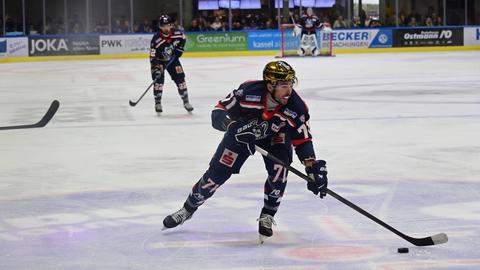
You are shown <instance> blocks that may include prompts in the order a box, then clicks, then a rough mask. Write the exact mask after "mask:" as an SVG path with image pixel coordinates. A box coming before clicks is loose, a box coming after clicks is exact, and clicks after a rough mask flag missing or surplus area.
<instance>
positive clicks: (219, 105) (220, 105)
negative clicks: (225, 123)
mask: <svg viewBox="0 0 480 270" xmlns="http://www.w3.org/2000/svg"><path fill="white" fill-rule="evenodd" d="M215 108H217V109H221V110H224V111H226V110H227V109H225V106H223V105H222V104H221V103H218V104H217V105H215Z"/></svg>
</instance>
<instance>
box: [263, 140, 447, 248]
mask: <svg viewBox="0 0 480 270" xmlns="http://www.w3.org/2000/svg"><path fill="white" fill-rule="evenodd" d="M255 149H256V150H257V151H258V152H260V153H261V154H262V155H263V156H265V157H266V158H268V159H270V160H272V161H274V162H276V163H278V164H280V165H282V166H283V167H285V168H287V169H288V170H289V171H291V172H292V173H294V174H296V175H297V176H299V177H300V178H302V179H303V180H306V181H310V178H309V177H308V176H306V175H305V174H303V173H302V172H300V171H298V170H297V169H295V168H293V167H292V166H290V165H287V164H285V162H283V161H282V160H280V159H278V158H276V157H275V156H272V155H271V154H270V153H268V152H267V151H265V150H263V149H262V148H260V147H258V146H255ZM327 193H328V194H329V195H330V196H332V197H334V198H335V199H337V200H339V201H341V202H342V203H344V204H346V205H348V206H349V207H351V208H353V209H354V210H356V211H357V212H359V213H360V214H362V215H364V216H366V217H368V218H369V219H371V220H373V221H375V222H376V223H378V224H380V225H381V226H382V227H384V228H386V229H388V230H389V231H391V232H393V233H394V234H396V235H398V236H400V237H401V238H403V239H405V240H406V241H408V242H410V243H412V244H414V245H415V246H432V245H439V244H443V243H446V242H447V241H448V237H447V235H446V234H445V233H439V234H435V235H432V236H428V237H424V238H414V237H411V236H408V235H406V234H404V233H402V232H400V231H398V230H397V229H395V228H393V227H392V226H390V225H388V224H387V223H385V222H383V221H382V220H380V219H378V218H377V217H375V216H374V215H372V214H370V213H368V212H367V211H365V210H363V209H362V208H360V207H358V206H357V205H355V204H354V203H352V202H350V201H348V200H347V199H345V198H343V197H342V196H340V195H338V194H337V193H335V192H333V191H332V190H330V189H327Z"/></svg>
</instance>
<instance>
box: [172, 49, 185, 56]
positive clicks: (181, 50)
mask: <svg viewBox="0 0 480 270" xmlns="http://www.w3.org/2000/svg"><path fill="white" fill-rule="evenodd" d="M173 53H174V54H175V56H176V57H177V58H180V57H182V55H183V48H175V50H174V52H173Z"/></svg>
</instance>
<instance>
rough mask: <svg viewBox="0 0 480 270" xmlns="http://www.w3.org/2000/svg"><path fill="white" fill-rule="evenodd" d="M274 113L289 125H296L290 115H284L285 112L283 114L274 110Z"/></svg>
mask: <svg viewBox="0 0 480 270" xmlns="http://www.w3.org/2000/svg"><path fill="white" fill-rule="evenodd" d="M275 115H276V116H278V117H280V118H284V119H285V120H286V121H287V122H288V124H289V125H290V126H292V127H297V125H295V122H294V121H293V120H292V119H291V118H290V117H288V116H286V115H285V114H283V113H281V112H275Z"/></svg>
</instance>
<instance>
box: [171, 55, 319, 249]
mask: <svg viewBox="0 0 480 270" xmlns="http://www.w3.org/2000/svg"><path fill="white" fill-rule="evenodd" d="M295 82H296V76H295V71H294V70H293V68H292V67H291V66H290V65H289V64H287V63H286V62H284V61H274V62H270V63H268V64H267V65H266V66H265V68H264V70H263V80H259V81H248V82H245V83H243V84H241V85H240V86H239V87H238V89H236V90H234V91H233V92H231V93H230V94H229V95H228V96H227V97H226V98H225V99H223V100H221V101H220V102H219V103H218V104H217V106H216V107H215V109H214V110H213V112H212V126H213V127H214V128H215V129H217V130H220V131H223V132H225V135H224V137H223V139H222V141H221V142H220V144H219V145H218V148H217V151H216V152H215V154H214V156H213V158H212V159H211V161H210V164H209V168H208V170H207V171H206V172H205V173H204V174H203V176H202V177H201V178H200V180H199V181H198V182H197V183H196V184H195V185H194V186H193V188H192V191H191V193H190V194H189V196H188V198H187V199H186V201H185V203H184V204H183V207H182V208H181V209H180V210H178V211H177V212H175V213H173V214H171V215H168V216H167V217H165V219H164V220H163V225H164V227H165V228H173V227H176V226H178V225H180V224H182V223H183V222H185V221H186V220H188V219H190V218H191V217H192V215H193V213H194V212H195V211H196V210H197V208H198V207H200V206H201V205H202V204H203V203H204V202H205V201H206V200H207V199H208V198H210V197H211V196H212V195H213V194H214V192H215V191H216V189H217V188H218V187H219V186H221V185H222V184H223V183H225V181H226V180H228V179H229V178H230V177H231V175H232V174H237V173H239V171H240V168H241V167H242V165H243V164H244V162H245V161H246V160H247V158H248V157H249V156H250V155H253V154H254V153H255V145H258V146H260V147H262V148H264V149H265V150H267V151H269V152H270V153H272V154H273V155H274V156H276V157H278V158H280V159H281V160H282V161H283V162H285V163H287V164H290V163H291V162H292V152H293V148H292V145H293V146H295V152H296V154H297V156H298V158H299V159H300V161H301V162H302V163H303V164H304V165H305V166H306V172H307V174H308V175H309V176H310V178H311V181H310V182H309V183H307V188H308V190H310V191H312V192H313V193H314V194H315V195H320V197H321V198H323V197H324V196H325V195H326V191H327V182H328V181H327V170H326V162H325V161H323V160H316V157H315V151H314V148H313V143H312V136H311V133H310V127H309V123H308V120H309V118H310V116H309V114H308V108H307V106H306V104H305V103H304V102H303V100H302V99H301V98H300V96H299V95H298V94H297V92H296V91H295V90H293V85H294V83H295ZM264 162H265V168H266V170H267V173H268V177H267V180H266V181H265V187H264V206H263V208H262V210H261V213H260V218H259V233H260V241H261V242H262V243H263V240H264V239H265V238H266V237H270V236H272V234H273V231H272V224H274V223H275V222H274V220H273V217H274V216H275V213H276V212H277V210H278V207H279V205H280V201H281V199H282V196H283V194H284V190H285V187H286V184H287V173H288V171H287V169H286V168H284V167H283V166H281V165H280V164H275V163H274V162H272V161H271V160H269V159H266V158H265V157H264Z"/></svg>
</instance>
